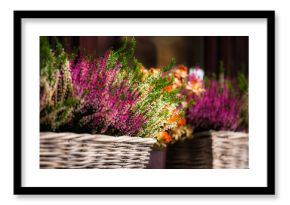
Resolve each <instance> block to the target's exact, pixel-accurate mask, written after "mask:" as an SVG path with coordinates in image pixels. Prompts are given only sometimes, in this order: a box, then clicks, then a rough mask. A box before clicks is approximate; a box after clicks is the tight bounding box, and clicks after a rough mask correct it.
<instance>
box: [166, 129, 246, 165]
mask: <svg viewBox="0 0 290 205" xmlns="http://www.w3.org/2000/svg"><path fill="white" fill-rule="evenodd" d="M248 139H249V137H248V133H242V132H229V131H207V132H201V133H196V134H195V135H194V137H193V139H191V140H186V141H184V142H178V143H176V144H173V145H172V146H170V147H169V148H168V152H167V163H166V167H167V168H169V169H226V168H228V169H246V168H248Z"/></svg>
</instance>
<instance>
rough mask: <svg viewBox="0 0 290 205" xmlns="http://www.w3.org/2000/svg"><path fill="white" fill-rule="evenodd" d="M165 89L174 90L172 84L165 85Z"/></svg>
mask: <svg viewBox="0 0 290 205" xmlns="http://www.w3.org/2000/svg"><path fill="white" fill-rule="evenodd" d="M163 90H167V91H172V85H167V86H165V87H164V88H163Z"/></svg>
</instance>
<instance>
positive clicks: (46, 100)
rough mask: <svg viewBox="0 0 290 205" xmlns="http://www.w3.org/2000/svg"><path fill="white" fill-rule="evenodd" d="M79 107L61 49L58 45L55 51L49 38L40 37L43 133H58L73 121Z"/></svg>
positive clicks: (66, 62) (41, 124)
mask: <svg viewBox="0 0 290 205" xmlns="http://www.w3.org/2000/svg"><path fill="white" fill-rule="evenodd" d="M77 103H78V100H77V99H76V98H75V97H74V95H73V85H72V81H71V77H70V71H69V63H68V58H67V55H66V54H65V52H64V50H63V48H62V46H61V45H60V44H59V43H57V46H56V50H55V51H52V49H51V48H50V45H49V42H48V39H47V37H40V130H41V131H59V129H60V127H61V126H63V125H65V124H66V123H68V122H69V120H70V119H71V118H72V116H73V109H74V106H75V105H76V104H77Z"/></svg>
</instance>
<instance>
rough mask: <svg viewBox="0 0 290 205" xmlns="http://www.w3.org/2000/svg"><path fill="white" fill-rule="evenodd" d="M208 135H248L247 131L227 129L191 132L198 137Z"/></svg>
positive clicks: (240, 136)
mask: <svg viewBox="0 0 290 205" xmlns="http://www.w3.org/2000/svg"><path fill="white" fill-rule="evenodd" d="M208 135H218V136H220V137H225V136H228V135H234V136H235V137H237V138H242V137H249V133H248V132H235V131H229V130H219V131H216V130H208V131H203V132H197V133H193V137H194V138H199V137H206V136H208Z"/></svg>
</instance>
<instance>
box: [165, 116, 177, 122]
mask: <svg viewBox="0 0 290 205" xmlns="http://www.w3.org/2000/svg"><path fill="white" fill-rule="evenodd" d="M178 117H179V115H178V114H175V115H173V116H172V117H171V118H169V119H168V121H167V122H168V123H172V122H174V121H176V120H177V119H178Z"/></svg>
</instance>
